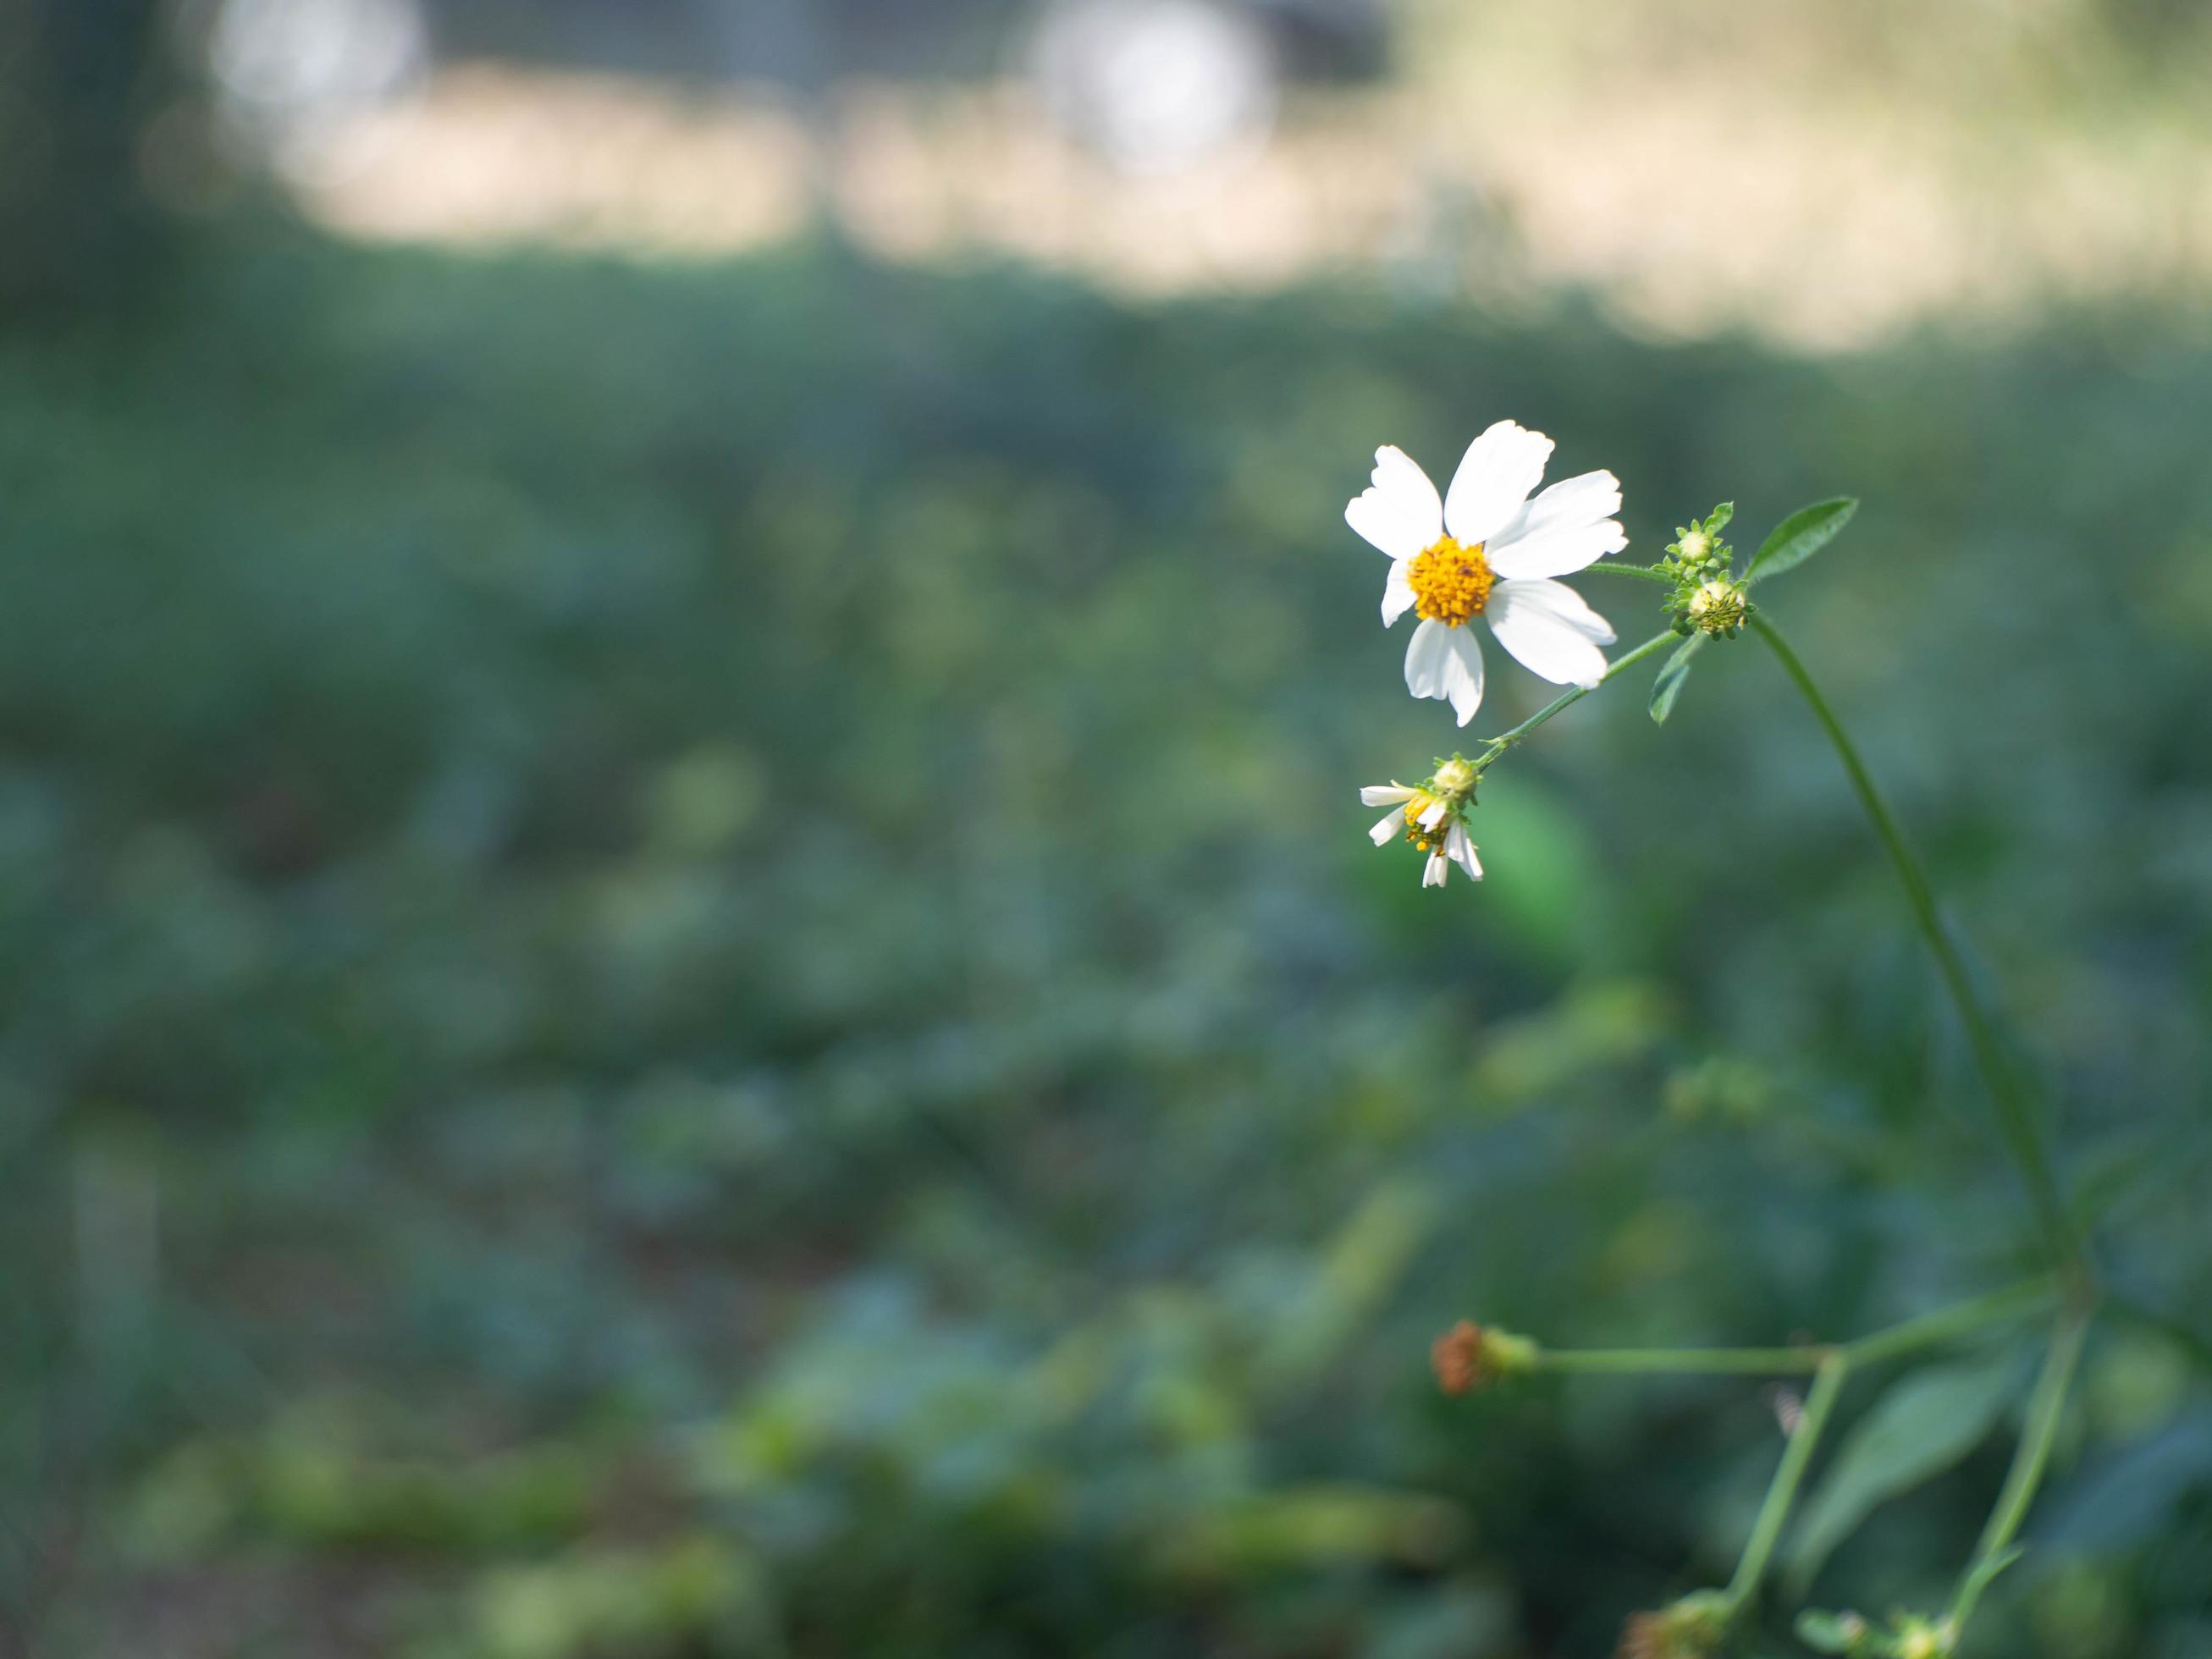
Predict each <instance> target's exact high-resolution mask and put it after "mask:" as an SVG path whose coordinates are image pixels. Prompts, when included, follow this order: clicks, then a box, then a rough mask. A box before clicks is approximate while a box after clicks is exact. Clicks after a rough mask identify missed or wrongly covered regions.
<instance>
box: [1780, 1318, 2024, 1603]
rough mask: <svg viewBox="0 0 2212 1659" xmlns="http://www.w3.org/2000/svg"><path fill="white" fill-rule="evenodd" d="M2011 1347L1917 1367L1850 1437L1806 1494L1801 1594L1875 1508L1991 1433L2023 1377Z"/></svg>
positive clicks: (1799, 1535)
mask: <svg viewBox="0 0 2212 1659" xmlns="http://www.w3.org/2000/svg"><path fill="white" fill-rule="evenodd" d="M2019 1381H2020V1367H2019V1366H2018V1364H2015V1360H2014V1357H2013V1355H2012V1354H2011V1353H2009V1352H2005V1353H2001V1354H1998V1355H1996V1357H1994V1358H1986V1359H1975V1360H1969V1361H1963V1362H1961V1363H1960V1364H1954V1365H1942V1366H1935V1367H1930V1368H1929V1369H1927V1370H1919V1371H1915V1372H1913V1373H1912V1374H1911V1376H1906V1377H1905V1378H1903V1379H1902V1380H1900V1381H1899V1383H1897V1384H1896V1385H1895V1386H1894V1387H1893V1388H1892V1389H1890V1390H1889V1392H1888V1393H1887V1394H1885V1395H1883V1396H1882V1397H1881V1401H1879V1402H1878V1403H1877V1404H1876V1405H1875V1408H1874V1409H1873V1410H1872V1411H1870V1412H1869V1413H1867V1414H1866V1416H1865V1417H1863V1418H1862V1419H1860V1420H1859V1422H1858V1423H1857V1425H1856V1426H1855V1427H1854V1428H1853V1429H1852V1430H1851V1432H1850V1435H1849V1436H1847V1437H1845V1438H1844V1443H1843V1445H1842V1446H1841V1448H1840V1449H1838V1451H1837V1453H1836V1455H1835V1460H1834V1461H1833V1462H1831V1463H1830V1464H1829V1465H1828V1468H1827V1470H1826V1473H1825V1474H1823V1475H1822V1476H1821V1477H1820V1485H1819V1486H1818V1487H1817V1488H1816V1489H1815V1490H1814V1493H1813V1495H1812V1497H1811V1498H1809V1499H1808V1501H1807V1504H1806V1506H1805V1514H1804V1518H1803V1519H1802V1521H1801V1522H1799V1523H1798V1526H1797V1530H1796V1535H1795V1536H1794V1537H1793V1538H1792V1540H1791V1541H1790V1547H1789V1553H1788V1555H1787V1557H1786V1559H1787V1561H1788V1564H1789V1571H1790V1581H1791V1583H1792V1585H1793V1593H1794V1594H1796V1595H1802V1594H1803V1593H1804V1591H1805V1589H1806V1587H1807V1586H1808V1585H1809V1584H1810V1583H1812V1582H1813V1579H1814V1576H1815V1575H1816V1574H1817V1573H1819V1571H1820V1566H1821V1564H1822V1563H1823V1562H1825V1561H1826V1559H1828V1556H1829V1553H1831V1552H1832V1551H1833V1550H1834V1548H1835V1547H1836V1546H1837V1545H1838V1544H1840V1543H1842V1542H1843V1541H1844V1539H1846V1538H1848V1537H1850V1534H1852V1532H1853V1531H1854V1530H1856V1529H1857V1527H1858V1524H1859V1522H1862V1521H1863V1520H1865V1519H1866V1517H1867V1516H1868V1515H1869V1514H1870V1513H1872V1512H1873V1510H1875V1507H1876V1506H1877V1505H1879V1504H1884V1503H1887V1501H1888V1500H1889V1499H1891V1498H1895V1497H1897V1496H1898V1495H1899V1494H1900V1493H1902V1492H1909V1491H1911V1489H1912V1488H1913V1487H1914V1486H1918V1485H1919V1484H1920V1483H1921V1482H1922V1481H1923V1480H1927V1479H1928V1478H1929V1476H1931V1475H1935V1474H1941V1473H1942V1471H1943V1470H1945V1469H1948V1468H1950V1467H1951V1466H1952V1465H1953V1464H1954V1463H1956V1462H1958V1461H1959V1460H1960V1458H1962V1457H1964V1456H1965V1455H1966V1454H1967V1453H1968V1452H1970V1451H1972V1449H1974V1448H1975V1446H1977V1445H1978V1444H1979V1443H1980V1442H1981V1440H1982V1437H1984V1435H1986V1434H1988V1433H1989V1431H1990V1427H1991V1426H1992V1425H1994V1424H1995V1423H1996V1419H1997V1415H1998V1413H2001V1412H2002V1411H2003V1409H2004V1407H2005V1404H2006V1402H2007V1401H2008V1400H2010V1399H2011V1398H2012V1396H2013V1394H2014V1393H2015V1389H2017V1387H2018V1385H2019Z"/></svg>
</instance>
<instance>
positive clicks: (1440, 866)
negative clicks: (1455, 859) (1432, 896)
mask: <svg viewBox="0 0 2212 1659" xmlns="http://www.w3.org/2000/svg"><path fill="white" fill-rule="evenodd" d="M1450 873H1451V866H1450V865H1449V864H1448V863H1446V862H1445V861H1444V855H1443V850H1442V849H1441V848H1439V849H1438V850H1437V851H1436V852H1433V853H1431V854H1429V861H1428V863H1426V864H1425V865H1424V866H1422V867H1421V885H1422V886H1424V887H1441V886H1443V884H1444V878H1445V877H1446V876H1448V875H1449V874H1450Z"/></svg>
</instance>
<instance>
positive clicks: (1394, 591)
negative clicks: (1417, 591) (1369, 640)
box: [1383, 559, 1413, 628]
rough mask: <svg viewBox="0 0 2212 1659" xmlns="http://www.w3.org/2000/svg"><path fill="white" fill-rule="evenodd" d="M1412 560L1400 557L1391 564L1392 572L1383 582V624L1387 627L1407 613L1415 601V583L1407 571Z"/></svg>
mask: <svg viewBox="0 0 2212 1659" xmlns="http://www.w3.org/2000/svg"><path fill="white" fill-rule="evenodd" d="M1411 563H1412V562H1411V561H1410V560H1407V559H1398V560H1395V561H1394V562H1392V564H1391V566H1390V574H1389V578H1388V579H1387V580H1385V581H1384V582H1383V627H1385V628H1388V627H1389V625H1390V624H1391V623H1394V622H1395V621H1397V620H1398V618H1399V617H1402V616H1404V615H1405V614H1406V610H1407V606H1409V605H1412V604H1413V583H1412V582H1410V581H1408V580H1407V579H1406V573H1407V570H1408V569H1409V568H1411Z"/></svg>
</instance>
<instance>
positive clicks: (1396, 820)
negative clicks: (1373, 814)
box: [1367, 806, 1406, 847]
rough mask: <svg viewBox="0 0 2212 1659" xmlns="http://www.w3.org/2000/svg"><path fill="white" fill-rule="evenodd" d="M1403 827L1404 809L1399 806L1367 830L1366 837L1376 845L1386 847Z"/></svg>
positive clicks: (1404, 825) (1404, 822)
mask: <svg viewBox="0 0 2212 1659" xmlns="http://www.w3.org/2000/svg"><path fill="white" fill-rule="evenodd" d="M1405 827H1406V809H1405V808H1404V807H1402V806H1401V807H1400V808H1399V809H1398V810H1397V811H1395V812H1393V813H1391V814H1390V816H1389V817H1387V818H1385V819H1383V822H1382V823H1378V824H1376V826H1375V827H1374V828H1373V829H1370V830H1369V831H1368V832H1367V839H1368V840H1370V841H1371V842H1374V843H1375V844H1376V846H1377V847H1386V846H1388V845H1389V843H1390V842H1391V841H1392V840H1393V839H1395V837H1396V836H1397V834H1398V832H1399V831H1400V830H1401V829H1404V828H1405Z"/></svg>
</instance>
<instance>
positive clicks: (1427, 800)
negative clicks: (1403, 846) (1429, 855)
mask: <svg viewBox="0 0 2212 1659" xmlns="http://www.w3.org/2000/svg"><path fill="white" fill-rule="evenodd" d="M1436 804H1437V798H1436V797H1435V796H1434V795H1431V793H1428V791H1426V790H1425V789H1416V790H1415V791H1413V799H1411V800H1409V801H1407V803H1406V839H1407V841H1410V842H1413V845H1414V846H1415V847H1417V848H1419V849H1420V850H1421V851H1422V852H1424V853H1426V852H1430V851H1431V850H1433V849H1434V848H1437V847H1438V846H1440V845H1442V844H1443V838H1444V827H1443V824H1442V823H1438V824H1437V827H1436V828H1435V829H1428V828H1426V827H1425V826H1424V825H1423V824H1422V823H1421V814H1422V813H1424V812H1425V811H1428V810H1429V809H1430V808H1431V806H1434V805H1436Z"/></svg>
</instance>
